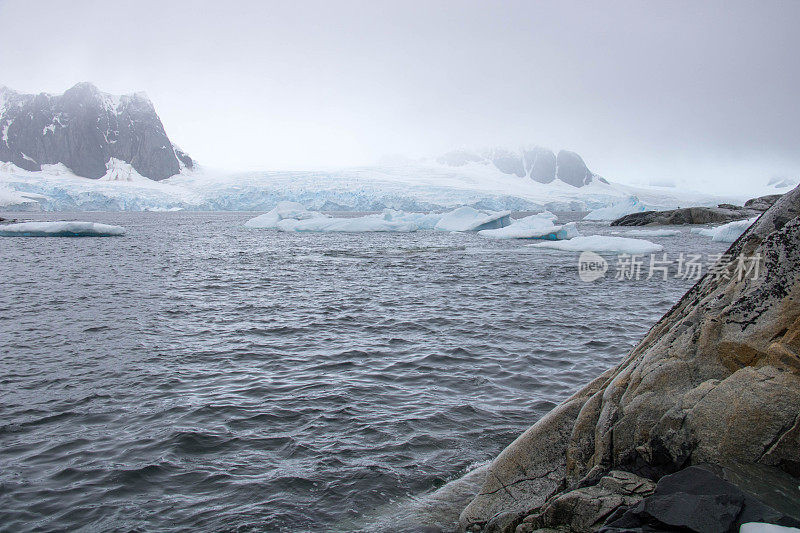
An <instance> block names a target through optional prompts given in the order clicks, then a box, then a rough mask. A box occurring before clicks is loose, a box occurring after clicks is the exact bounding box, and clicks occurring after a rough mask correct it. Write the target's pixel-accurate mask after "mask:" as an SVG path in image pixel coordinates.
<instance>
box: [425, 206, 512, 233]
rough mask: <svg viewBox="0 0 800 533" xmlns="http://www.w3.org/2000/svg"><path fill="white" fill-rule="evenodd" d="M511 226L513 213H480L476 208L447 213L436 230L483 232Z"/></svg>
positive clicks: (435, 227)
mask: <svg viewBox="0 0 800 533" xmlns="http://www.w3.org/2000/svg"><path fill="white" fill-rule="evenodd" d="M509 224H511V211H494V212H485V211H478V210H477V209H475V208H474V207H468V206H465V207H459V208H458V209H455V210H453V211H450V212H449V213H445V214H444V215H442V217H441V218H440V219H439V222H437V223H436V226H434V229H437V230H439V231H481V230H487V229H496V228H503V227H505V226H508V225H509Z"/></svg>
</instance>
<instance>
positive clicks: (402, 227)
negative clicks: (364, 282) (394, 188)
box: [277, 215, 419, 233]
mask: <svg viewBox="0 0 800 533" xmlns="http://www.w3.org/2000/svg"><path fill="white" fill-rule="evenodd" d="M277 227H278V229H279V230H280V231H298V232H302V231H318V232H328V233H335V232H338V233H363V232H373V231H382V232H401V233H405V232H411V231H417V230H418V229H419V226H417V225H416V224H414V223H411V222H399V221H392V220H386V219H385V218H384V216H383V215H367V216H363V217H356V218H333V217H328V216H324V215H323V216H322V217H314V218H307V219H303V220H296V219H292V218H287V219H284V220H281V221H280V222H278V225H277Z"/></svg>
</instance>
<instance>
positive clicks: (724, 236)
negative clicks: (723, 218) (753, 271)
mask: <svg viewBox="0 0 800 533" xmlns="http://www.w3.org/2000/svg"><path fill="white" fill-rule="evenodd" d="M756 219H758V217H754V218H748V219H747V220H735V221H733V222H728V223H727V224H723V225H721V226H716V227H714V228H694V229H692V233H696V234H698V235H702V236H703V237H711V240H712V241H714V242H734V241H735V240H736V239H738V238H739V237H741V236H742V235H743V234H744V232H745V231H747V228H749V227H750V226H752V225H753V222H755V221H756Z"/></svg>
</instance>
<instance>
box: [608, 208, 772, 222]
mask: <svg viewBox="0 0 800 533" xmlns="http://www.w3.org/2000/svg"><path fill="white" fill-rule="evenodd" d="M761 213H762V212H761V211H758V210H756V209H746V208H744V207H737V206H720V207H685V208H682V209H671V210H669V211H642V212H641V213H633V214H631V215H625V216H624V217H620V218H618V219H617V220H615V221H613V222H612V223H611V225H612V226H669V225H676V226H682V225H686V224H722V223H727V222H733V221H734V220H744V219H747V218H753V217H756V216H758V215H760V214H761Z"/></svg>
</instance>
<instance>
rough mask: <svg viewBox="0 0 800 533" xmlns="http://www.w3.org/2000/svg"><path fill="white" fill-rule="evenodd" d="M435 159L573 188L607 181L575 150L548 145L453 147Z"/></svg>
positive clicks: (445, 163) (438, 161) (443, 162)
mask: <svg viewBox="0 0 800 533" xmlns="http://www.w3.org/2000/svg"><path fill="white" fill-rule="evenodd" d="M436 162H437V163H439V164H442V165H448V166H451V167H461V166H464V165H467V164H470V163H478V164H485V165H493V166H494V167H495V168H496V169H497V170H499V171H500V172H502V173H504V174H509V175H514V176H518V177H520V178H524V177H528V178H531V179H532V180H534V181H537V182H539V183H551V182H553V181H555V180H558V181H561V182H563V183H566V184H568V185H572V186H573V187H584V186H586V185H589V184H590V183H592V181H594V180H598V181H600V182H604V183H608V182H607V181H606V180H605V179H604V178H602V177H600V176H598V175H597V174H594V173H593V172H592V171H591V170H589V168H588V167H587V166H586V163H584V162H583V159H582V158H581V156H579V155H578V154H576V153H575V152H569V151H567V150H561V151H560V152H558V155H556V154H555V153H554V152H553V151H552V150H550V149H549V148H544V147H541V146H532V147H529V148H522V149H519V150H516V151H515V150H509V149H507V148H492V149H487V150H481V151H473V150H455V151H453V152H448V153H446V154H444V155H443V156H441V157H439V158H437V159H436Z"/></svg>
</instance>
